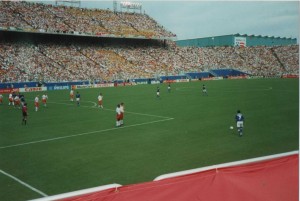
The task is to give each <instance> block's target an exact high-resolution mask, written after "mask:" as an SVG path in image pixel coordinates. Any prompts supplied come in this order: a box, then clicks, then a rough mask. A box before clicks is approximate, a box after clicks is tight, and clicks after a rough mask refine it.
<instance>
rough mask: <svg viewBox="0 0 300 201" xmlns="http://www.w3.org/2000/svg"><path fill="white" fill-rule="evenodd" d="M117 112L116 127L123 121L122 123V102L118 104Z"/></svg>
mask: <svg viewBox="0 0 300 201" xmlns="http://www.w3.org/2000/svg"><path fill="white" fill-rule="evenodd" d="M116 114H117V116H116V119H117V121H116V127H119V126H120V125H121V123H120V118H121V110H120V104H118V105H117V108H116Z"/></svg>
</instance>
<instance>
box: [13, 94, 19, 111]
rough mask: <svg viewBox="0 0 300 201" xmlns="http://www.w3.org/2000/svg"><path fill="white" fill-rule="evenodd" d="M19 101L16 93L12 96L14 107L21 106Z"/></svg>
mask: <svg viewBox="0 0 300 201" xmlns="http://www.w3.org/2000/svg"><path fill="white" fill-rule="evenodd" d="M20 103H21V101H20V98H19V96H18V95H16V96H15V98H14V104H15V107H18V108H21V107H20Z"/></svg>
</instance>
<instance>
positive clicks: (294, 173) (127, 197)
mask: <svg viewBox="0 0 300 201" xmlns="http://www.w3.org/2000/svg"><path fill="white" fill-rule="evenodd" d="M298 160H299V159H298V154H295V155H291V156H286V157H282V158H278V159H272V160H268V161H263V162H255V163H250V164H246V165H239V166H234V167H226V168H219V169H212V170H207V171H203V172H198V173H193V174H189V175H185V176H178V177H173V178H169V179H163V180H160V181H153V182H147V183H142V184H136V185H128V186H122V187H119V188H117V189H108V190H104V191H99V192H94V193H89V194H85V195H80V196H75V197H70V198H65V199H61V201H71V200H72V201H92V200H93V201H236V200H237V201H298V198H299V191H298V190H299V184H298V183H299V173H298V169H299V168H298Z"/></svg>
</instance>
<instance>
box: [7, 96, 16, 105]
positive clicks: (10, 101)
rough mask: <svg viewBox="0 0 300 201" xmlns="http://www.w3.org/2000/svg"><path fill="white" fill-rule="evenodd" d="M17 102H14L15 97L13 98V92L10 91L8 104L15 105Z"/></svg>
mask: <svg viewBox="0 0 300 201" xmlns="http://www.w3.org/2000/svg"><path fill="white" fill-rule="evenodd" d="M14 104H15V103H14V98H13V95H12V93H10V94H9V95H8V105H14Z"/></svg>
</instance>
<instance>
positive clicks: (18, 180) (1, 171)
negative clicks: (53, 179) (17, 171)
mask: <svg viewBox="0 0 300 201" xmlns="http://www.w3.org/2000/svg"><path fill="white" fill-rule="evenodd" d="M0 173H2V174H4V175H6V176H8V177H9V178H11V179H13V180H15V181H17V182H18V183H20V184H22V185H23V186H25V187H27V188H29V189H30V190H32V191H34V192H36V193H38V194H40V195H42V196H44V197H47V196H48V195H47V194H45V193H43V192H42V191H40V190H38V189H36V188H34V187H33V186H31V185H29V184H27V183H25V182H24V181H21V180H20V179H18V178H17V177H14V176H12V175H11V174H8V173H7V172H4V171H3V170H0Z"/></svg>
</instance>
